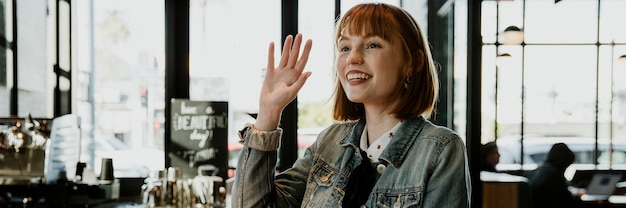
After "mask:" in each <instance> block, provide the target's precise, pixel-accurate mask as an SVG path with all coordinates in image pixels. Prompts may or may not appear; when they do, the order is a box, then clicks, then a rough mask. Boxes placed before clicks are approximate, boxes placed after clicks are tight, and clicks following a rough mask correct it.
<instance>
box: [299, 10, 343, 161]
mask: <svg viewBox="0 0 626 208" xmlns="http://www.w3.org/2000/svg"><path fill="white" fill-rule="evenodd" d="M332 5H334V1H333V0H323V1H299V3H298V7H299V10H300V11H299V23H298V26H299V28H298V31H300V32H301V33H302V34H303V35H304V38H306V39H309V38H310V39H312V40H313V48H312V49H311V54H310V56H309V62H308V63H307V66H306V69H305V70H307V71H311V72H313V74H312V75H311V77H309V79H308V80H307V83H306V84H305V85H304V86H303V87H302V89H301V90H300V92H299V93H298V152H299V154H300V156H301V155H302V153H303V150H304V149H305V148H306V147H308V146H310V145H311V144H312V143H313V142H314V141H315V139H316V138H317V134H318V133H319V132H320V131H321V130H322V129H323V128H325V127H326V126H328V125H330V124H331V123H332V121H333V119H332V104H333V103H332V102H330V98H331V95H332V93H333V89H334V87H335V65H334V53H335V49H334V23H335V18H334V16H335V12H334V11H335V10H334V9H330V8H332Z"/></svg>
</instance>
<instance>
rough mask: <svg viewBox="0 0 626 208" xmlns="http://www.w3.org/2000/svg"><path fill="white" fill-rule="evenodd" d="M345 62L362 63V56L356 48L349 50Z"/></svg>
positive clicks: (351, 63)
mask: <svg viewBox="0 0 626 208" xmlns="http://www.w3.org/2000/svg"><path fill="white" fill-rule="evenodd" d="M346 63H348V64H350V65H353V64H362V63H363V56H361V54H360V52H359V51H358V50H352V51H350V54H348V57H346Z"/></svg>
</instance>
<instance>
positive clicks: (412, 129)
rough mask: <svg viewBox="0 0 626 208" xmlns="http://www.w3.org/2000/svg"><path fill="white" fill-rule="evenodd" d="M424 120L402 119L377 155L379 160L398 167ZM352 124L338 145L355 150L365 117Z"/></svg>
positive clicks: (421, 118)
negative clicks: (394, 132) (391, 137)
mask: <svg viewBox="0 0 626 208" xmlns="http://www.w3.org/2000/svg"><path fill="white" fill-rule="evenodd" d="M425 122H426V119H425V118H424V117H419V118H415V119H408V120H405V121H403V122H402V124H401V126H400V128H398V131H396V134H395V136H394V138H393V139H392V140H391V142H389V144H388V145H387V147H386V148H385V150H384V151H383V152H382V153H381V154H380V156H379V157H378V158H379V160H381V161H384V162H386V163H389V164H392V165H393V166H394V167H399V166H400V165H401V164H402V162H403V161H404V159H405V157H406V155H407V153H408V152H409V149H411V146H412V145H413V143H414V142H415V140H416V139H417V136H418V135H419V133H420V132H421V130H422V129H423V127H424V124H425ZM353 124H354V125H353V126H352V128H351V129H350V132H349V133H348V134H347V135H346V137H344V138H343V139H342V140H341V142H340V143H339V145H341V146H347V145H350V146H352V147H353V148H354V149H355V150H358V149H359V143H360V139H361V134H363V129H364V128H365V119H361V120H359V121H358V122H355V123H353Z"/></svg>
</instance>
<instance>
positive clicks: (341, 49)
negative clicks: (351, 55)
mask: <svg viewBox="0 0 626 208" xmlns="http://www.w3.org/2000/svg"><path fill="white" fill-rule="evenodd" d="M349 50H350V48H348V47H340V48H339V52H346V51H349Z"/></svg>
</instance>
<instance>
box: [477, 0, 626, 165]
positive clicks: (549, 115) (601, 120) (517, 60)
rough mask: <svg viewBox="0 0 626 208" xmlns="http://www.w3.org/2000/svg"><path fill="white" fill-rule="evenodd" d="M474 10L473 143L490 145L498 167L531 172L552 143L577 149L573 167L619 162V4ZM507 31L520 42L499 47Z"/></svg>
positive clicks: (519, 2)
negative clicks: (514, 31)
mask: <svg viewBox="0 0 626 208" xmlns="http://www.w3.org/2000/svg"><path fill="white" fill-rule="evenodd" d="M482 7H483V9H482V10H483V18H482V21H483V22H482V25H483V28H482V36H483V43H484V45H483V49H482V50H483V67H482V68H483V78H482V79H483V92H482V97H483V100H482V112H483V114H482V118H483V122H482V123H483V125H482V128H483V129H482V135H483V136H482V139H481V140H482V142H483V143H484V142H487V141H494V140H495V141H497V142H498V144H499V146H500V148H501V154H502V158H501V166H499V167H501V168H514V167H518V166H515V165H520V164H524V165H529V167H531V168H532V167H534V165H536V164H538V163H541V162H543V158H542V156H543V155H545V152H546V151H547V150H548V149H549V147H550V146H551V144H553V143H555V142H564V143H566V144H568V145H569V146H570V148H572V149H573V150H574V152H577V157H579V159H578V160H577V161H576V163H581V164H590V165H592V166H593V167H600V168H607V167H609V165H614V166H613V167H615V165H618V164H623V159H620V158H621V157H623V155H624V152H626V150H625V149H623V148H622V143H626V140H625V138H624V136H626V130H625V129H626V128H625V127H626V126H624V125H625V123H624V119H623V118H625V117H626V112H624V109H626V103H624V98H623V97H624V95H623V94H626V93H624V88H623V86H622V85H621V84H619V81H617V80H619V75H622V76H623V74H624V73H626V72H624V71H626V68H624V66H625V65H624V64H620V61H619V60H620V56H622V55H623V54H626V50H625V49H626V48H625V45H626V41H625V39H624V37H626V30H625V29H624V27H622V26H621V25H622V23H620V21H619V20H620V19H624V18H625V17H626V14H624V13H623V12H619V11H621V10H623V9H624V8H626V2H623V1H619V0H603V1H560V2H556V3H555V2H554V1H539V0H515V1H483V3H482ZM510 26H516V27H518V28H520V30H521V33H522V34H523V41H522V42H517V43H509V42H507V41H508V40H507V39H506V38H507V37H506V33H507V31H509V30H510V29H511V27H510ZM589 142H591V143H589ZM594 143H597V144H598V149H597V150H596V148H595V147H596V145H594ZM522 145H523V148H522ZM521 150H523V153H522V151H521ZM611 150H612V151H613V154H608V153H609V152H610V151H611ZM589 158H590V159H589ZM511 165H512V166H511ZM595 165H600V166H595ZM573 168H577V167H576V166H574V167H573Z"/></svg>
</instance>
